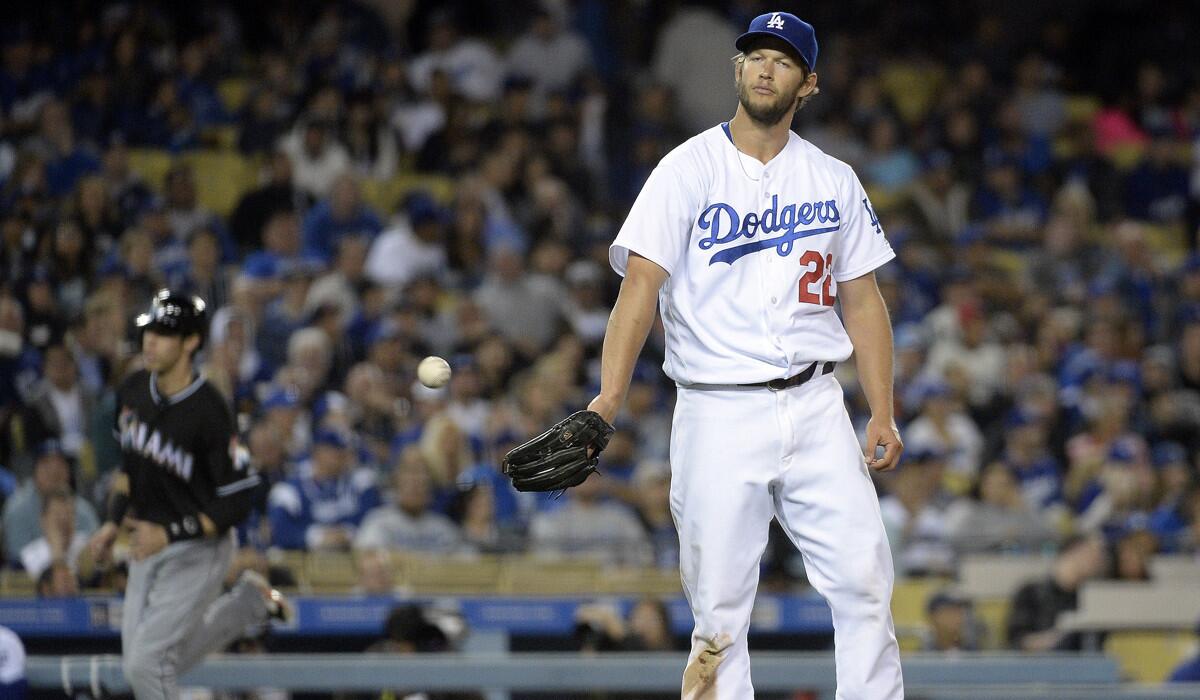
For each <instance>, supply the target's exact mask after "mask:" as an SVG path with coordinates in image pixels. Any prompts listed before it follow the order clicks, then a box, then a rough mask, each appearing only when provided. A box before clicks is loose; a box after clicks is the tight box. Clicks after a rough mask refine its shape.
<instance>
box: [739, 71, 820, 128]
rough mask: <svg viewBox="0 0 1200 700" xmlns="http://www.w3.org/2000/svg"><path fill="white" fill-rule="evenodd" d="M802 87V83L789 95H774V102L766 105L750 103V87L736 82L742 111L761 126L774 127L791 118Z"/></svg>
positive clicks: (752, 95) (744, 83)
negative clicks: (786, 118) (785, 118)
mask: <svg viewBox="0 0 1200 700" xmlns="http://www.w3.org/2000/svg"><path fill="white" fill-rule="evenodd" d="M802 87H804V83H801V84H800V85H797V86H796V89H795V90H793V91H792V94H791V95H776V96H775V99H774V100H772V101H770V102H768V103H766V104H762V103H761V102H760V103H759V104H755V103H754V102H753V101H752V100H753V98H754V97H755V93H753V92H751V86H750V85H749V84H748V83H747V82H746V81H745V80H742V81H739V82H738V102H740V103H741V104H742V109H744V110H745V111H746V115H747V116H748V117H750V118H751V119H752V120H754V121H756V122H758V123H759V124H762V125H763V126H775V125H776V124H778V123H779V122H780V121H782V120H783V118H784V117H789V118H790V117H791V114H792V109H793V108H794V107H795V106H796V101H797V100H798V99H799V97H800V88H802Z"/></svg>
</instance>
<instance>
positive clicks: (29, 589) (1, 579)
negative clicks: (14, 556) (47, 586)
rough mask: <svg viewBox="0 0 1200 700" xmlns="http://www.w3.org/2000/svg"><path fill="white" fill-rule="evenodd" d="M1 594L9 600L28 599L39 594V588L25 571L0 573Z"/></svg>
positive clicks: (9, 570)
mask: <svg viewBox="0 0 1200 700" xmlns="http://www.w3.org/2000/svg"><path fill="white" fill-rule="evenodd" d="M0 592H2V593H3V594H4V596H5V597H8V598H28V597H32V596H34V595H36V594H37V586H36V585H35V584H34V582H33V579H31V578H29V574H27V573H25V572H24V571H16V570H13V569H5V570H3V571H0Z"/></svg>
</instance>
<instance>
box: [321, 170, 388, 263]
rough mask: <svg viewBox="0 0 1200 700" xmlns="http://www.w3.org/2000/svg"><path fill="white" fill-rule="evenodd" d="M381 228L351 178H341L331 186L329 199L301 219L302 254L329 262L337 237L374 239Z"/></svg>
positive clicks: (346, 176)
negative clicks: (302, 225)
mask: <svg viewBox="0 0 1200 700" xmlns="http://www.w3.org/2000/svg"><path fill="white" fill-rule="evenodd" d="M382 229H383V222H382V221H381V220H380V218H379V215H378V214H376V213H375V212H374V210H372V209H371V208H370V207H369V206H367V205H366V204H364V203H363V202H362V197H361V194H360V193H359V189H358V184H357V183H356V182H355V181H354V178H353V177H352V176H350V175H342V176H340V177H339V178H338V179H337V180H336V181H335V182H334V183H333V189H332V190H331V191H330V193H329V198H328V199H325V200H323V201H321V202H320V203H319V204H317V205H316V206H315V207H313V208H312V209H311V210H310V211H309V212H308V215H307V216H305V217H304V252H305V253H307V254H310V255H314V256H316V257H319V258H321V259H322V260H324V261H325V262H330V261H332V260H333V253H334V250H336V249H337V241H338V239H339V238H342V237H344V236H364V235H365V236H367V237H368V238H374V237H375V235H376V234H378V233H379V232H380V231H381V230H382Z"/></svg>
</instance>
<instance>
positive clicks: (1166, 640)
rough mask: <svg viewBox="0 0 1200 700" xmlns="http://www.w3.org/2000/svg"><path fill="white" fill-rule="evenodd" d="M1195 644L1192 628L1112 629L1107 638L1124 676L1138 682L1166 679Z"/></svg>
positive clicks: (1106, 645) (1158, 681)
mask: <svg viewBox="0 0 1200 700" xmlns="http://www.w3.org/2000/svg"><path fill="white" fill-rule="evenodd" d="M1195 647H1196V641H1195V637H1194V636H1193V635H1192V633H1191V632H1112V633H1111V634H1109V635H1108V638H1107V639H1106V640H1105V642H1104V651H1105V652H1106V653H1107V654H1109V655H1110V656H1113V657H1115V658H1116V659H1117V661H1118V662H1119V663H1120V665H1121V671H1122V673H1123V674H1124V676H1125V677H1126V678H1127V679H1129V680H1131V681H1135V682H1138V683H1161V682H1163V681H1164V680H1166V678H1167V676H1168V675H1169V674H1170V673H1171V670H1172V669H1173V668H1175V666H1177V665H1178V664H1179V663H1180V662H1181V661H1183V660H1184V659H1185V658H1187V657H1188V656H1189V655H1191V654H1192V653H1194V652H1195Z"/></svg>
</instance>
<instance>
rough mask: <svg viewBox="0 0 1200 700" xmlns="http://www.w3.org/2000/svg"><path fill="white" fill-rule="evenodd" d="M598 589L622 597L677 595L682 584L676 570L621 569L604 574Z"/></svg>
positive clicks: (681, 589)
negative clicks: (622, 595) (621, 595)
mask: <svg viewBox="0 0 1200 700" xmlns="http://www.w3.org/2000/svg"><path fill="white" fill-rule="evenodd" d="M599 583H600V587H601V589H602V590H603V592H605V593H612V594H624V595H638V596H642V595H655V596H658V595H679V594H680V593H682V591H683V584H682V583H680V580H679V570H678V569H658V568H652V567H636V568H635V567H621V568H618V569H609V570H606V571H605V572H604V577H603V580H601V581H600V582H599Z"/></svg>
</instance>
